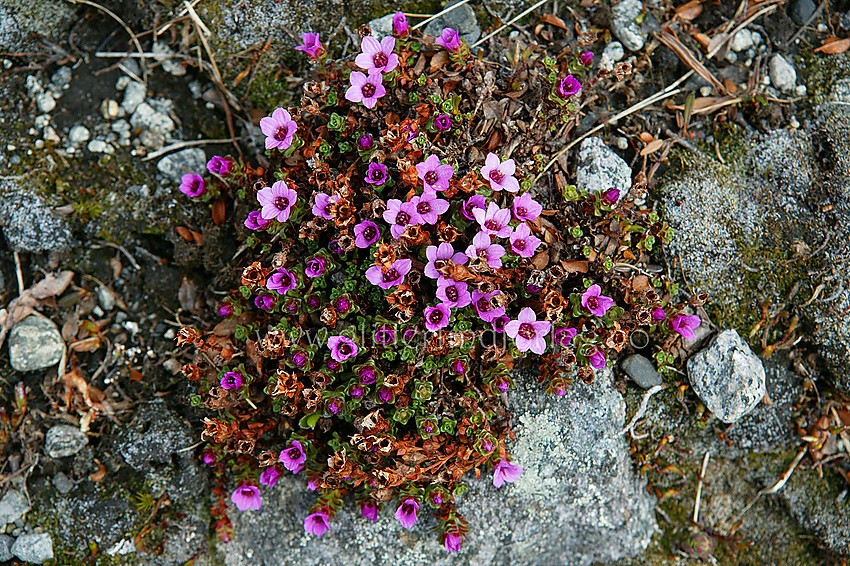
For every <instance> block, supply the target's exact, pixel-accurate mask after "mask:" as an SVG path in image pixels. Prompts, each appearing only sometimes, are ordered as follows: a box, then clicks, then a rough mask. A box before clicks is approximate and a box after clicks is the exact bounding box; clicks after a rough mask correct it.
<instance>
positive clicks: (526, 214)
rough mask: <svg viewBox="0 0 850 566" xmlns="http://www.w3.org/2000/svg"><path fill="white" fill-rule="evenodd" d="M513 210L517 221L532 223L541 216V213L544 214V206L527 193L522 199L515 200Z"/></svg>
mask: <svg viewBox="0 0 850 566" xmlns="http://www.w3.org/2000/svg"><path fill="white" fill-rule="evenodd" d="M511 210H513V212H514V218H516V219H517V220H521V221H528V222H530V221H532V220H536V219H537V217H538V216H540V213H541V212H543V206H541V205H540V203H538V202H537V201H536V200H534V199H533V198H531V195H530V194H528V193H525V194H523V195H522V196H520V197H516V198H514V202H513V204H512V205H511Z"/></svg>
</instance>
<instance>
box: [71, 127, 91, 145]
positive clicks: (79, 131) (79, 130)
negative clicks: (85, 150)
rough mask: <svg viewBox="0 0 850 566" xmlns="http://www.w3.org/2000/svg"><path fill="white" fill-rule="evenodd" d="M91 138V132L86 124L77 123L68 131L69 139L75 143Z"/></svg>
mask: <svg viewBox="0 0 850 566" xmlns="http://www.w3.org/2000/svg"><path fill="white" fill-rule="evenodd" d="M89 139H91V133H90V132H89V130H88V128H86V127H85V126H80V125H76V126H74V127H73V128H71V131H70V132H69V133H68V140H69V141H70V142H71V143H73V144H79V143H83V142H86V141H89Z"/></svg>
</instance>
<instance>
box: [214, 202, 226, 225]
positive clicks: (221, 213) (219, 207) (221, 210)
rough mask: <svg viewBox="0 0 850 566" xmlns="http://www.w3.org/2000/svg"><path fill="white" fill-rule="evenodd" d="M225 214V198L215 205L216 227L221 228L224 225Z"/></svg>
mask: <svg viewBox="0 0 850 566" xmlns="http://www.w3.org/2000/svg"><path fill="white" fill-rule="evenodd" d="M225 212H226V206H225V203H224V199H223V198H220V199H218V200H217V201H215V202H214V203H213V207H212V220H213V222H215V225H216V226H221V225H222V224H224V220H225Z"/></svg>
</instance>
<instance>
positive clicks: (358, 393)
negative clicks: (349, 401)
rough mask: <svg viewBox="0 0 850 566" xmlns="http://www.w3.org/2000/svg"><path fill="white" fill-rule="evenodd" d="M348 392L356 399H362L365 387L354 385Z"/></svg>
mask: <svg viewBox="0 0 850 566" xmlns="http://www.w3.org/2000/svg"><path fill="white" fill-rule="evenodd" d="M348 394H349V395H351V396H352V397H354V398H355V399H360V398H361V397H363V388H362V387H360V386H359V385H354V386H352V387H351V389H349V390H348Z"/></svg>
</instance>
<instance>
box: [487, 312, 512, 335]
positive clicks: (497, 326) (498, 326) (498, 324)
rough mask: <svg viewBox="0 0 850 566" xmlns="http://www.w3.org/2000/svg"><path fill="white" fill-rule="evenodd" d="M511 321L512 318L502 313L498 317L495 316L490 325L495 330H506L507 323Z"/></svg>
mask: <svg viewBox="0 0 850 566" xmlns="http://www.w3.org/2000/svg"><path fill="white" fill-rule="evenodd" d="M510 321H511V319H510V318H508V317H507V316H505V315H502V316H500V317H498V318H494V319H493V320H491V321H490V327H491V328H492V329H493V331H494V332H504V331H505V325H506V324H508V323H509V322H510Z"/></svg>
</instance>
